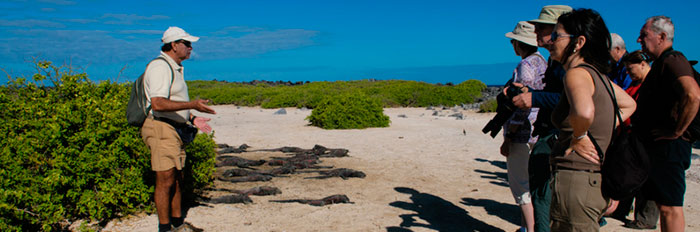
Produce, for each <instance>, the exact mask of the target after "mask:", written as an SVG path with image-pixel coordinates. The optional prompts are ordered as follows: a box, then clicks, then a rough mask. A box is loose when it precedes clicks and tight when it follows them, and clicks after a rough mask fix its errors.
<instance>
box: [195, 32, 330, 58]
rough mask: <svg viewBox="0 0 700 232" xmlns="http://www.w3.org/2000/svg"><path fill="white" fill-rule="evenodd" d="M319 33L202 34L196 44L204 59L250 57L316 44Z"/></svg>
mask: <svg viewBox="0 0 700 232" xmlns="http://www.w3.org/2000/svg"><path fill="white" fill-rule="evenodd" d="M318 33H319V32H318V31H311V30H303V29H280V30H273V31H257V32H254V33H249V34H246V35H243V36H240V37H232V36H214V37H206V36H202V39H201V40H200V41H199V42H197V43H196V44H195V45H194V46H195V50H197V51H198V53H199V55H200V56H201V58H202V59H224V58H235V57H250V56H255V55H260V54H264V53H268V52H274V51H280V50H289V49H295V48H300V47H306V46H311V45H314V40H313V38H314V37H316V36H317V35H318ZM197 58H200V57H197Z"/></svg>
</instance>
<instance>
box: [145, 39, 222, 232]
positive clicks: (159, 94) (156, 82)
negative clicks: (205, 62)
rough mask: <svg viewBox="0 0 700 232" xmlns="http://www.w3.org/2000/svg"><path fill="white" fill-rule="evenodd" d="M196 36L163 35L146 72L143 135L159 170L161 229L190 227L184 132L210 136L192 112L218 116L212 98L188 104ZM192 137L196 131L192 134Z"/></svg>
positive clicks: (154, 167)
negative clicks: (184, 201)
mask: <svg viewBox="0 0 700 232" xmlns="http://www.w3.org/2000/svg"><path fill="white" fill-rule="evenodd" d="M197 40H199V37H196V36H192V35H190V34H188V33H187V32H185V30H183V29H181V28H179V27H170V28H168V30H166V31H165V33H163V38H162V39H161V41H162V42H163V46H162V47H161V52H160V56H158V57H157V58H156V59H154V60H153V61H151V62H150V63H149V64H148V66H147V67H146V72H145V73H144V77H143V82H144V92H145V93H146V97H147V99H148V100H149V104H150V105H151V112H149V115H148V117H147V118H146V121H144V123H143V126H142V127H141V137H142V138H143V141H144V142H145V143H146V145H147V146H148V147H149V149H150V150H151V169H152V170H153V171H155V172H156V188H155V194H154V195H155V196H154V198H155V203H156V211H157V213H158V223H159V225H158V230H159V231H170V230H171V229H172V227H173V226H174V227H180V226H183V225H184V226H191V225H189V224H188V223H184V224H183V222H184V219H183V218H182V209H181V191H180V189H181V186H182V180H183V174H182V168H183V167H184V166H185V158H186V157H187V156H186V154H185V148H184V145H185V143H186V142H188V141H183V140H186V139H185V138H184V136H183V135H184V132H180V131H184V130H183V128H188V127H189V126H188V123H190V124H189V125H194V126H196V127H197V128H199V129H200V130H202V131H203V132H205V133H209V132H211V127H210V126H209V125H208V124H207V121H209V120H210V119H209V118H205V117H196V116H194V115H192V114H190V110H191V109H193V110H197V111H199V112H203V113H209V114H215V113H216V112H214V110H213V109H212V108H210V107H209V106H207V103H208V102H209V101H208V100H201V99H197V100H193V101H190V99H189V95H188V92H187V83H185V79H184V67H183V66H182V61H184V60H186V59H188V58H190V54H191V52H192V43H193V42H197ZM193 133H197V132H196V130H194V132H193Z"/></svg>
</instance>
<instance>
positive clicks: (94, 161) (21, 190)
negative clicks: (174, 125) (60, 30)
mask: <svg viewBox="0 0 700 232" xmlns="http://www.w3.org/2000/svg"><path fill="white" fill-rule="evenodd" d="M36 66H37V70H38V72H37V74H35V75H34V76H33V77H32V80H26V79H24V78H16V79H14V80H12V81H10V82H9V83H8V84H7V85H5V86H2V87H0V108H2V109H3V110H2V111H1V112H0V120H2V123H0V149H2V150H0V167H2V168H0V231H56V230H59V231H60V230H65V229H66V228H67V226H68V225H70V224H71V223H72V222H73V221H75V220H77V219H88V220H90V221H98V222H106V220H108V219H110V218H115V217H119V216H122V215H127V214H130V213H134V212H137V211H144V210H145V211H151V212H152V211H153V205H152V202H153V201H152V196H153V191H154V188H153V186H154V182H153V181H154V177H153V176H154V173H153V172H152V171H151V169H150V166H151V165H150V153H149V152H148V149H147V147H146V145H145V144H144V143H143V142H142V140H141V136H140V135H139V129H138V128H136V127H132V126H129V125H128V124H127V122H126V117H125V109H126V101H127V100H128V98H129V91H130V88H131V85H130V84H118V83H111V82H108V81H105V82H101V83H94V82H91V81H90V80H89V79H88V78H87V75H86V74H73V73H71V72H70V70H65V68H61V67H56V66H53V65H52V64H51V63H49V62H38V63H37V64H36ZM44 82H48V83H49V84H47V85H44V84H43V83H44ZM214 146H215V144H214V141H213V140H212V136H209V135H204V134H200V135H198V136H197V138H196V140H195V141H194V142H193V143H192V144H190V145H189V146H188V147H187V148H186V149H187V154H188V159H187V162H188V163H187V165H186V167H187V169H186V170H185V172H187V173H188V174H186V175H185V176H187V177H188V178H189V181H188V182H186V183H188V185H187V186H184V189H185V192H186V193H187V192H189V193H191V192H194V191H195V190H196V189H201V188H202V187H203V186H206V185H207V184H209V183H210V181H211V179H212V174H213V171H214V165H213V162H214V156H215V151H214Z"/></svg>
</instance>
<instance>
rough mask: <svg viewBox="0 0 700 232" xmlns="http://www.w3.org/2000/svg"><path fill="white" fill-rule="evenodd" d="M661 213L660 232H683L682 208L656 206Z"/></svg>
mask: <svg viewBox="0 0 700 232" xmlns="http://www.w3.org/2000/svg"><path fill="white" fill-rule="evenodd" d="M658 206H659V211H660V213H661V217H660V218H661V220H660V221H661V223H660V224H661V231H663V232H676V231H685V216H684V215H683V206H667V205H660V204H659V205H658Z"/></svg>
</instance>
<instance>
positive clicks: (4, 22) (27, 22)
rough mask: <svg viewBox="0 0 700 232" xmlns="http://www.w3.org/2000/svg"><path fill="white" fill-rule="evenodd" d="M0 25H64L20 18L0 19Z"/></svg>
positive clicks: (55, 26)
mask: <svg viewBox="0 0 700 232" xmlns="http://www.w3.org/2000/svg"><path fill="white" fill-rule="evenodd" d="M0 26H3V27H28V28H35V27H50V28H64V27H66V26H65V25H63V24H62V23H57V22H53V21H48V20H39V19H20V20H5V19H0Z"/></svg>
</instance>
